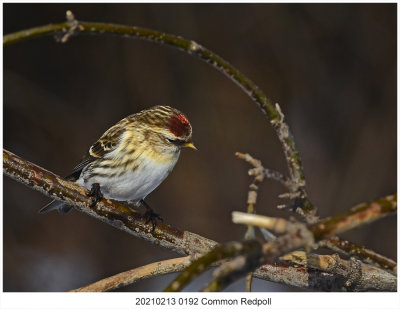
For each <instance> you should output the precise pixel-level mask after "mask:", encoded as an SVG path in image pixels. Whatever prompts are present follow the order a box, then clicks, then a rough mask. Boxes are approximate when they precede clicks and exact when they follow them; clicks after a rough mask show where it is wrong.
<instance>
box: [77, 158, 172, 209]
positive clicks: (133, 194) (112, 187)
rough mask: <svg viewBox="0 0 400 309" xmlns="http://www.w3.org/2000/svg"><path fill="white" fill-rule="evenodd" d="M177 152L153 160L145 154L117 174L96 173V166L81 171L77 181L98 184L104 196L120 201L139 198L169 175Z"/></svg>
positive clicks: (89, 186) (87, 184) (84, 183)
mask: <svg viewBox="0 0 400 309" xmlns="http://www.w3.org/2000/svg"><path fill="white" fill-rule="evenodd" d="M178 157H179V153H178V154H177V155H176V156H175V157H173V158H171V159H170V160H168V161H165V160H161V161H160V160H154V159H153V158H151V157H149V156H147V157H143V156H141V158H140V159H138V162H137V164H136V165H135V168H128V166H127V168H126V169H125V170H124V171H123V172H122V173H118V174H116V175H115V174H114V175H112V176H105V175H104V174H101V173H96V168H94V169H92V171H91V173H87V175H85V173H83V174H84V175H82V176H83V177H81V178H82V179H79V180H78V183H80V184H81V185H84V186H85V187H86V188H88V189H90V188H91V186H92V184H93V183H98V184H99V185H100V188H101V191H102V193H103V195H104V196H105V197H106V198H111V199H115V200H120V201H130V200H139V199H142V198H145V197H146V196H147V195H148V194H149V193H151V192H152V191H153V190H154V189H155V188H157V187H158V186H159V185H160V184H161V182H163V180H164V179H165V178H166V177H167V176H168V175H169V173H170V172H171V171H172V169H173V168H174V166H175V164H176V162H177V160H178Z"/></svg>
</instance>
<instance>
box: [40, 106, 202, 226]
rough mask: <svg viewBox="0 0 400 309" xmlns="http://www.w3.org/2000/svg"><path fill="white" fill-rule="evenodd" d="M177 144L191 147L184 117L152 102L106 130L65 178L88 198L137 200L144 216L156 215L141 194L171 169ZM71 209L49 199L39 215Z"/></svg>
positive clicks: (149, 189) (176, 157)
mask: <svg viewBox="0 0 400 309" xmlns="http://www.w3.org/2000/svg"><path fill="white" fill-rule="evenodd" d="M182 147H190V148H193V149H196V147H195V146H194V145H193V143H192V127H191V125H190V123H189V121H188V119H187V118H186V116H185V115H184V114H183V113H181V112H180V111H178V110H176V109H174V108H172V107H169V106H154V107H152V108H149V109H146V110H143V111H141V112H139V113H137V114H133V115H130V116H128V117H126V118H124V119H122V120H121V121H119V122H118V123H117V124H115V125H114V126H113V127H111V128H110V129H108V130H107V131H106V132H105V133H104V134H103V135H102V136H101V137H100V139H99V140H98V141H97V142H95V143H94V144H93V145H92V147H90V149H89V152H88V154H87V155H86V157H84V159H83V160H82V161H81V162H80V163H79V164H78V165H77V166H76V167H75V168H74V170H73V172H72V174H71V175H69V176H67V177H66V179H67V180H70V181H75V182H76V183H78V184H80V185H82V186H84V187H86V188H87V189H91V192H90V194H91V195H92V196H94V202H96V201H97V199H98V198H101V197H102V196H104V197H106V198H110V199H114V200H117V201H129V202H135V203H136V204H138V202H141V203H142V204H143V205H144V206H145V207H146V208H147V210H148V214H149V215H150V216H153V217H154V216H155V217H159V216H158V215H156V214H155V213H154V212H153V211H152V210H151V208H149V206H148V205H147V204H146V203H145V202H144V198H145V197H146V196H147V195H148V194H149V193H151V192H152V191H153V190H154V189H155V188H157V187H158V186H159V185H160V183H161V182H162V181H163V180H164V179H165V178H166V177H167V176H168V174H169V173H170V172H171V171H172V169H173V168H174V166H175V164H176V162H177V160H178V158H179V154H180V151H181V148H182ZM71 208H72V207H71V206H69V205H66V204H64V203H62V202H60V201H56V200H54V201H53V202H51V203H50V204H48V205H46V206H45V207H44V208H42V209H41V210H40V213H44V212H48V211H50V210H54V209H58V211H59V212H61V213H66V212H68V211H69V210H70V209H71ZM151 219H152V220H153V219H154V218H151ZM153 224H154V221H153Z"/></svg>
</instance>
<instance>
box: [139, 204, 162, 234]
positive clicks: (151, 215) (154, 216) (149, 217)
mask: <svg viewBox="0 0 400 309" xmlns="http://www.w3.org/2000/svg"><path fill="white" fill-rule="evenodd" d="M140 203H141V204H142V205H143V206H144V207H146V212H145V213H144V217H145V218H146V224H147V223H149V222H150V221H151V222H152V224H153V231H154V229H155V228H156V225H157V220H160V221H161V222H162V221H163V218H161V216H160V215H159V214H158V213H155V212H154V210H153V209H151V207H150V206H149V205H148V204H147V203H146V202H145V201H144V200H140Z"/></svg>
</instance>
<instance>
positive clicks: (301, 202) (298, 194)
mask: <svg viewBox="0 0 400 309" xmlns="http://www.w3.org/2000/svg"><path fill="white" fill-rule="evenodd" d="M276 106H277V110H278V111H279V113H280V114H281V117H282V118H281V119H283V118H284V116H283V114H282V112H281V111H280V108H279V105H278V104H276ZM278 123H279V126H280V129H279V130H278V131H279V132H281V134H284V133H282V132H286V131H287V128H286V124H285V123H283V121H281V122H278ZM285 134H286V133H285ZM235 155H236V156H237V157H238V158H239V159H242V160H244V161H246V162H247V163H249V164H250V165H252V166H253V167H254V168H252V169H250V170H249V175H250V176H255V179H256V180H259V182H260V181H262V180H263V179H264V177H266V178H269V179H272V180H275V181H278V182H279V183H281V184H282V185H283V186H285V187H286V188H287V189H288V190H289V192H287V193H284V194H281V195H280V196H279V197H281V198H289V199H290V200H292V201H294V205H290V206H288V205H279V206H278V208H281V209H282V208H291V209H293V210H295V211H296V212H297V213H299V214H300V215H301V216H303V217H304V218H305V219H306V221H307V223H315V222H316V221H317V220H318V216H317V215H316V213H317V211H316V209H315V208H314V206H313V205H312V204H311V202H310V200H309V199H308V196H307V192H306V189H305V180H304V179H303V180H298V179H295V178H293V177H291V178H290V179H289V178H287V177H285V176H283V175H282V174H281V173H279V172H277V171H272V170H270V169H267V168H265V167H263V165H262V163H261V161H260V160H257V159H255V158H253V157H252V156H251V155H250V154H248V153H241V152H236V154H235ZM292 163H293V162H292Z"/></svg>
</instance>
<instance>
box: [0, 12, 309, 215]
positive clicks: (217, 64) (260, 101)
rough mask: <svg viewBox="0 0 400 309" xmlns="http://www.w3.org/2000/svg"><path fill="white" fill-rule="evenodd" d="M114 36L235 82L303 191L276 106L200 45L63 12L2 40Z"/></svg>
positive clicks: (297, 158)
mask: <svg viewBox="0 0 400 309" xmlns="http://www.w3.org/2000/svg"><path fill="white" fill-rule="evenodd" d="M106 33H108V34H114V35H120V36H123V37H126V38H133V39H136V38H139V39H144V40H147V41H150V42H155V43H160V44H166V45H169V46H172V47H174V48H177V49H179V50H181V51H184V52H186V53H188V54H190V55H193V56H196V57H197V58H199V59H201V60H203V61H205V62H207V63H208V64H210V65H211V66H212V67H214V68H215V69H217V70H218V71H220V72H221V73H223V74H224V75H225V76H227V77H228V78H229V79H230V80H232V81H233V82H235V83H236V84H237V85H238V86H239V87H240V88H241V89H242V90H243V91H244V92H245V93H246V94H247V95H248V96H249V97H250V98H251V99H252V100H253V101H254V102H255V103H256V104H257V105H258V106H259V107H260V108H261V110H262V112H263V113H264V114H265V115H266V116H267V117H268V119H269V121H270V124H271V126H272V127H273V128H274V129H275V132H276V134H277V135H278V138H279V140H280V142H281V144H282V148H283V151H284V154H285V157H286V163H287V165H288V168H289V173H290V176H291V179H292V181H293V182H296V183H298V184H300V186H301V190H302V191H303V192H305V177H304V172H303V167H302V163H301V160H300V155H299V152H298V151H297V149H296V147H295V143H294V138H293V135H292V133H291V132H290V130H289V127H288V125H287V124H286V123H285V122H284V121H283V118H284V116H283V114H282V112H281V111H280V108H279V105H277V104H276V105H274V104H273V103H272V102H271V100H269V99H268V98H267V97H266V95H265V94H264V93H263V92H262V91H261V89H260V88H259V87H258V86H257V85H256V84H255V83H254V82H253V81H251V80H250V79H248V78H247V77H246V76H245V75H244V74H242V73H241V72H240V71H239V70H238V69H236V68H235V67H233V66H232V65H231V64H230V63H228V62H227V61H226V60H224V59H223V58H221V57H220V56H218V55H217V54H215V53H213V52H212V51H210V50H208V49H206V48H205V47H203V46H201V45H200V44H198V43H196V42H194V41H191V40H186V39H184V38H181V37H179V36H175V35H171V34H166V33H163V32H160V31H155V30H150V29H145V28H140V27H134V26H124V25H115V24H101V23H92V22H81V21H79V22H78V21H77V20H76V19H74V17H73V15H72V13H71V12H70V11H67V22H64V23H59V24H50V25H46V26H40V27H35V28H31V29H27V30H22V31H19V32H15V33H11V34H7V35H5V36H4V37H3V45H4V46H7V45H10V44H13V43H16V42H20V41H23V40H26V39H30V38H36V37H40V36H44V35H58V36H60V35H61V39H60V40H59V41H60V42H63V43H64V42H66V41H67V40H68V39H69V38H70V37H71V36H72V35H77V34H101V35H102V34H106ZM303 204H304V205H303V206H304V207H303V209H304V212H305V213H314V212H315V210H314V207H313V205H312V204H311V203H310V202H309V200H308V199H306V200H305V201H304V203H303Z"/></svg>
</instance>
